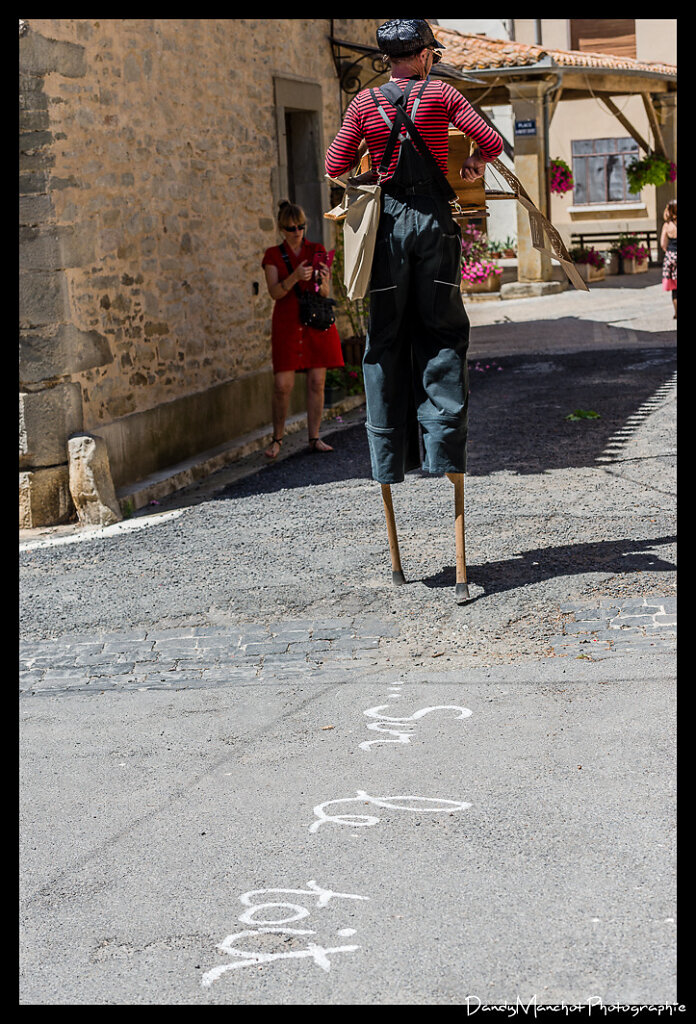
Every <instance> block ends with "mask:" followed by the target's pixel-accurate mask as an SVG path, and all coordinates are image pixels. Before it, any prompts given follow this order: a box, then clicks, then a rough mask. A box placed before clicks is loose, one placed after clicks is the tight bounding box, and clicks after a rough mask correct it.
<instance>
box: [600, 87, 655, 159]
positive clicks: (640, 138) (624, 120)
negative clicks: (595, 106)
mask: <svg viewBox="0 0 696 1024" xmlns="http://www.w3.org/2000/svg"><path fill="white" fill-rule="evenodd" d="M598 98H599V99H600V100H601V101H602V103H603V104H604V105H605V107H607V108H608V109H609V110H610V111H611V113H612V114H613V115H614V117H615V118H616V119H617V121H620V122H621V124H622V125H623V126H624V128H625V129H626V131H627V132H628V133H629V135H632V136H633V138H634V139H635V140H636V142H637V143H638V145H639V146H640V148H641V149H643V150H645V152H646V153H649V152H650V146H649V145H648V143H647V142H646V141H645V139H644V138H643V136H642V135H641V134H640V132H639V131H638V130H637V129H636V128H634V127H633V125H632V124H631V122H630V121H629V120H628V118H627V117H626V116H625V114H622V113H621V111H620V110H619V108H618V107H617V106H616V104H615V103H614V101H613V100H612V98H611V97H610V96H599V97H598Z"/></svg>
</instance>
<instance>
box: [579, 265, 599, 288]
mask: <svg viewBox="0 0 696 1024" xmlns="http://www.w3.org/2000/svg"><path fill="white" fill-rule="evenodd" d="M575 269H576V270H577V272H578V274H579V275H580V277H581V278H582V279H583V281H587V282H588V283H589V282H590V281H603V280H604V269H605V268H604V267H593V266H592V264H591V263H576V264H575Z"/></svg>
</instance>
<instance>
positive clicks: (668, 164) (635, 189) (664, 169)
mask: <svg viewBox="0 0 696 1024" xmlns="http://www.w3.org/2000/svg"><path fill="white" fill-rule="evenodd" d="M676 177H677V165H676V164H675V163H674V162H673V161H672V160H668V159H667V157H666V156H662V155H661V154H660V153H648V155H647V156H644V157H643V159H642V160H633V161H632V162H631V163H630V164H628V166H627V167H626V180H627V181H628V187H629V190H630V191H631V192H632V193H633V194H634V195H637V194H638V193H639V192H640V190H641V189H642V188H643V187H644V186H645V185H664V184H665V182H667V181H674V180H675V179H676Z"/></svg>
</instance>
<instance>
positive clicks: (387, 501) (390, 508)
mask: <svg viewBox="0 0 696 1024" xmlns="http://www.w3.org/2000/svg"><path fill="white" fill-rule="evenodd" d="M380 486H381V488H382V501H383V503H384V514H385V516H386V519H387V536H388V537H389V554H390V555H391V564H392V583H395V584H396V585H397V586H398V585H400V584H401V583H405V582H406V580H405V579H404V573H403V569H402V568H401V555H400V554H399V539H398V537H397V535H396V520H395V519H394V505H393V504H392V496H391V486H390V485H389V484H381V485H380Z"/></svg>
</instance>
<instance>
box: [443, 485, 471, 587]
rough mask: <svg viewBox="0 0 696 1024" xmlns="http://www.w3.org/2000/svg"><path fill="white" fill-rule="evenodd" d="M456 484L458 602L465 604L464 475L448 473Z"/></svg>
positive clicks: (455, 527) (455, 516)
mask: <svg viewBox="0 0 696 1024" xmlns="http://www.w3.org/2000/svg"><path fill="white" fill-rule="evenodd" d="M447 477H448V479H449V480H451V481H452V483H453V484H454V537H455V542H456V551H457V576H456V587H455V594H456V601H457V604H464V603H465V601H468V600H469V585H468V583H467V581H466V546H465V543H464V474H463V473H448V474H447Z"/></svg>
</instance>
